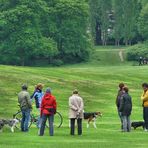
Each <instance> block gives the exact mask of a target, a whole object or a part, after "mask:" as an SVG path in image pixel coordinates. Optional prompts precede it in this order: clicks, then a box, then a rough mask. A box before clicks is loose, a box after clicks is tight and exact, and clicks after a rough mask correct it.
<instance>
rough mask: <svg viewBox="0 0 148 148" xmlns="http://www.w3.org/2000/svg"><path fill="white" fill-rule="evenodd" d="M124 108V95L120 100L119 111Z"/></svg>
mask: <svg viewBox="0 0 148 148" xmlns="http://www.w3.org/2000/svg"><path fill="white" fill-rule="evenodd" d="M123 108H124V97H122V98H121V100H120V106H119V111H120V112H122V111H123Z"/></svg>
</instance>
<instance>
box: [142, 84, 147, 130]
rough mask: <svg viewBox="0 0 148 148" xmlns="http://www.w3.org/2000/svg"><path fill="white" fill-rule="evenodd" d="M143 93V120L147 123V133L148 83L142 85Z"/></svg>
mask: <svg viewBox="0 0 148 148" xmlns="http://www.w3.org/2000/svg"><path fill="white" fill-rule="evenodd" d="M142 88H143V93H142V95H141V100H142V106H143V119H144V122H145V131H146V132H148V83H143V84H142Z"/></svg>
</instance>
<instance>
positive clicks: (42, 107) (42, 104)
mask: <svg viewBox="0 0 148 148" xmlns="http://www.w3.org/2000/svg"><path fill="white" fill-rule="evenodd" d="M43 109H44V97H43V98H42V102H41V112H40V116H41V117H42V114H43Z"/></svg>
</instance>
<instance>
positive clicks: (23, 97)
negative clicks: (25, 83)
mask: <svg viewBox="0 0 148 148" xmlns="http://www.w3.org/2000/svg"><path fill="white" fill-rule="evenodd" d="M18 103H19V104H20V108H21V109H32V105H31V99H30V95H29V93H28V92H27V91H25V90H23V91H21V92H20V93H19V94H18Z"/></svg>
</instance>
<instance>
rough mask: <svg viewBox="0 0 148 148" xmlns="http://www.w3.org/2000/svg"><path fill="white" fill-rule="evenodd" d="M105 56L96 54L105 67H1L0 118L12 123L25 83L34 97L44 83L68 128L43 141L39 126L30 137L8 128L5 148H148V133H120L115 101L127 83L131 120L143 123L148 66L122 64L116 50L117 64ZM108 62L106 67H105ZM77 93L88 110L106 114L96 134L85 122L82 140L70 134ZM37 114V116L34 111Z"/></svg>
mask: <svg viewBox="0 0 148 148" xmlns="http://www.w3.org/2000/svg"><path fill="white" fill-rule="evenodd" d="M115 50H116V49H115ZM97 52H98V51H97ZM105 52H106V51H104V52H102V51H100V52H99V54H98V53H97V57H99V58H100V59H101V62H100V61H98V63H97V60H96V62H95V61H94V59H93V60H92V61H90V62H89V63H86V64H78V65H69V66H64V67H59V68H51V67H17V66H3V65H1V66H0V118H12V115H13V113H15V112H16V111H17V110H18V107H17V93H18V92H19V91H20V86H21V85H22V84H23V83H27V84H28V86H29V92H30V93H32V92H33V90H34V85H36V84H37V83H38V82H41V83H43V84H44V85H45V86H44V90H45V88H46V87H51V89H52V92H53V95H55V96H56V98H57V103H58V111H59V112H60V113H61V114H62V115H63V118H64V123H63V126H62V127H61V128H59V129H58V128H57V129H56V128H55V136H54V137H50V136H49V135H48V129H46V132H45V135H44V136H43V137H39V136H38V134H37V133H38V130H37V129H36V128H35V127H33V128H31V129H30V132H29V133H21V132H20V131H19V130H16V132H15V133H11V132H10V130H9V128H7V127H5V128H4V131H3V133H0V147H2V148H3V147H6V148H7V147H8V148H9V147H10V148H13V147H14V148H15V147H18V148H21V147H24V148H26V147H28V148H30V147H37V148H38V147H39V148H40V147H54V148H65V147H66V148H74V147H78V148H91V147H92V148H94V147H95V148H106V147H111V148H117V147H118V148H120V147H121V148H124V147H128V148H135V147H137V148H146V147H147V146H148V142H147V138H148V133H145V132H143V130H142V128H139V129H137V130H132V132H131V133H121V132H120V121H119V118H118V115H117V112H116V106H115V98H116V94H117V90H118V88H117V87H118V83H120V82H124V83H125V84H126V85H127V86H128V87H129V89H130V94H131V96H132V98H133V111H132V115H131V120H132V121H140V120H143V118H142V106H141V101H140V96H141V93H142V89H141V83H143V82H147V81H148V67H147V66H141V67H139V66H132V65H131V64H130V63H128V64H127V63H126V62H124V63H121V62H120V60H119V59H118V56H117V53H116V52H111V51H110V54H112V53H113V54H112V59H111V55H110V58H106V59H105V61H104V62H103V60H104V58H103V56H104V55H105V54H106V53H105ZM107 52H109V51H108V50H107ZM107 54H108V53H107ZM105 57H106V56H105ZM96 59H97V58H96ZM103 63H106V64H105V65H106V66H104V65H103ZM112 63H114V64H112ZM115 63H116V64H115ZM112 65H113V66H112ZM75 88H77V89H78V90H79V91H80V95H81V96H82V97H83V99H84V104H85V108H84V109H85V111H90V112H91V111H92V112H94V111H101V112H102V114H103V116H102V118H98V120H97V127H98V128H97V129H94V128H93V125H92V124H91V125H90V128H89V129H87V128H86V121H84V122H83V135H82V136H77V135H75V136H70V135H69V128H68V98H69V96H70V95H71V93H72V90H73V89H75ZM33 112H36V111H35V109H34V110H33ZM76 132H77V131H76Z"/></svg>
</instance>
